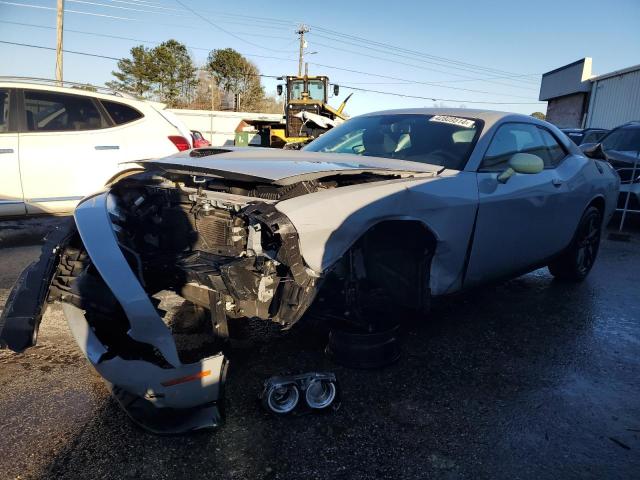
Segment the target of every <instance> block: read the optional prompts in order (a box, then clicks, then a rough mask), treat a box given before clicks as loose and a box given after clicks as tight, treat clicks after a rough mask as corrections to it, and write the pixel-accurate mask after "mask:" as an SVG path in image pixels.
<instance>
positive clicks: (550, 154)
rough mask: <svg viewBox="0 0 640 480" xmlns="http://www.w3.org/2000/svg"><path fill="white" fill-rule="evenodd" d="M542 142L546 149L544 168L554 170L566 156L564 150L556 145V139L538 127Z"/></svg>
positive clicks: (544, 129)
mask: <svg viewBox="0 0 640 480" xmlns="http://www.w3.org/2000/svg"><path fill="white" fill-rule="evenodd" d="M538 130H540V134H541V135H542V140H543V141H544V144H545V146H546V147H547V159H548V162H547V160H545V162H544V168H555V167H557V166H558V165H559V164H560V162H562V160H563V159H564V157H566V156H567V152H566V151H565V149H564V148H563V147H562V145H560V144H559V143H558V141H557V140H556V138H555V137H554V136H553V135H552V134H551V132H550V131H549V130H547V129H546V128H543V127H538ZM543 159H544V158H543Z"/></svg>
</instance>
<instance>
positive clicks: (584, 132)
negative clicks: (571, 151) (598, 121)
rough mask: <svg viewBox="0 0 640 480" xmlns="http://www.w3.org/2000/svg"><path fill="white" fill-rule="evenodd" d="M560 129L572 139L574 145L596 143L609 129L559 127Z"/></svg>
mask: <svg viewBox="0 0 640 480" xmlns="http://www.w3.org/2000/svg"><path fill="white" fill-rule="evenodd" d="M560 130H562V132H563V133H565V134H566V135H567V137H569V138H570V139H571V140H573V142H574V143H575V144H576V145H581V144H583V143H597V142H599V141H600V139H601V138H602V137H604V136H605V135H606V134H607V133H609V130H605V129H604V128H561V129H560Z"/></svg>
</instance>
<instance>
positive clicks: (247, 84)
mask: <svg viewBox="0 0 640 480" xmlns="http://www.w3.org/2000/svg"><path fill="white" fill-rule="evenodd" d="M117 67H118V68H117V70H114V71H113V72H111V73H112V75H113V76H114V77H115V79H114V80H113V81H110V82H107V83H106V85H107V87H109V88H111V89H113V90H115V91H119V92H125V93H128V94H131V95H135V96H136V97H140V98H146V99H152V100H159V101H162V102H164V103H167V104H168V105H169V106H171V107H179V108H206V109H210V108H212V107H213V108H214V109H216V110H220V109H238V110H243V111H263V112H281V111H282V104H281V103H280V102H279V101H278V100H277V99H276V98H274V97H273V96H267V95H266V94H265V91H264V87H263V86H262V84H261V82H260V78H261V77H260V71H259V69H258V67H257V66H256V65H255V64H254V63H253V62H251V61H250V60H248V59H247V58H245V57H244V56H243V55H241V54H240V53H238V52H237V51H235V50H234V49H232V48H225V49H219V50H212V51H211V52H210V53H209V56H208V57H207V61H206V63H205V64H204V66H203V67H202V68H198V67H196V65H195V62H194V61H193V58H192V57H191V55H190V54H189V51H188V50H187V47H186V46H185V45H184V44H182V43H180V42H178V41H177V40H173V39H171V40H167V41H166V42H162V43H161V44H159V45H158V46H156V47H153V48H148V47H145V46H144V45H138V46H135V47H133V48H132V49H131V51H130V57H127V58H122V59H120V60H119V61H118V66H117Z"/></svg>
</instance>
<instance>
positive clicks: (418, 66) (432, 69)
mask: <svg viewBox="0 0 640 480" xmlns="http://www.w3.org/2000/svg"><path fill="white" fill-rule="evenodd" d="M313 44H314V45H319V46H321V47H327V48H331V49H334V50H340V51H343V52H347V53H353V54H356V55H360V56H363V57H369V58H373V59H376V60H382V61H386V62H391V63H396V64H399V65H406V66H409V67H414V68H419V69H421V70H428V71H431V72H439V73H445V74H448V75H456V76H458V77H462V78H463V79H464V80H462V81H471V80H479V81H489V82H490V83H495V84H496V85H503V86H507V87H512V88H520V89H524V90H530V89H531V88H532V87H533V85H532V86H531V87H524V86H520V85H512V84H509V83H503V82H495V81H490V80H488V79H485V78H472V77H468V76H466V75H461V74H459V73H453V72H447V71H444V70H437V69H435V68H429V67H424V66H422V65H415V64H412V63H406V62H401V61H398V60H393V59H390V58H383V57H379V56H376V55H369V54H367V53H362V52H356V51H353V50H348V49H344V48H338V47H334V46H332V45H326V44H323V43H318V42H313ZM407 58H408V57H407ZM494 78H495V77H494ZM498 78H502V77H498ZM459 81H461V80H441V81H434V82H430V83H431V84H434V85H435V84H443V83H450V82H459Z"/></svg>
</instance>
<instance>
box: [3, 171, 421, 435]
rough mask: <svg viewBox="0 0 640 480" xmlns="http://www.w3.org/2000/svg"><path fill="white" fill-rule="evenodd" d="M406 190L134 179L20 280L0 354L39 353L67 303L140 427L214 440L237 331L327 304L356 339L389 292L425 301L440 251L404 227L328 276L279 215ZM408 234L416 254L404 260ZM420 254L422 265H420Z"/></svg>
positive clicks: (370, 176)
mask: <svg viewBox="0 0 640 480" xmlns="http://www.w3.org/2000/svg"><path fill="white" fill-rule="evenodd" d="M403 177H404V175H403V174H399V173H395V172H377V173H373V172H362V171H359V172H353V173H349V174H336V173H328V174H327V175H324V176H322V175H321V176H318V177H316V178H309V177H306V178H301V179H300V180H299V181H292V182H288V183H280V184H278V183H276V182H272V183H269V182H267V181H258V180H256V179H253V178H249V179H247V178H245V179H242V178H223V177H221V176H218V175H216V174H215V173H207V172H202V173H200V172H198V171H195V172H194V171H183V170H180V169H171V168H166V169H165V168H147V169H144V170H137V171H131V172H127V173H125V174H123V175H122V176H121V177H120V178H118V179H117V180H115V181H114V182H113V183H112V184H111V185H109V186H108V187H109V189H108V190H106V191H103V192H99V193H97V194H95V195H94V196H90V197H87V198H86V199H84V200H83V201H82V202H81V203H80V204H79V206H78V208H77V209H76V211H75V214H74V221H73V222H72V221H69V222H67V224H66V226H65V227H64V228H62V229H61V230H60V231H58V232H56V234H55V235H52V236H51V239H50V241H49V242H48V243H47V244H46V245H45V247H44V248H43V254H42V256H41V259H40V261H38V262H36V263H34V264H33V265H32V267H30V268H29V269H28V270H26V271H25V272H24V273H23V278H21V279H19V280H18V282H17V287H16V289H15V292H12V297H13V296H15V298H13V299H12V298H10V302H9V303H10V307H9V308H7V309H6V311H5V312H3V315H2V318H0V326H2V329H1V330H2V342H3V343H5V344H6V345H7V346H9V347H10V348H12V349H13V350H15V351H22V350H24V349H25V348H28V347H29V346H32V345H34V344H35V340H36V335H37V330H38V325H39V323H40V319H41V318H42V315H43V313H44V309H45V305H46V304H45V302H44V299H45V298H46V299H47V303H51V302H60V303H61V304H62V308H63V311H64V313H65V316H66V317H67V320H68V323H69V326H70V329H71V332H72V334H73V336H74V337H75V339H76V341H77V343H78V345H79V346H80V348H81V350H82V351H83V353H84V354H85V356H86V357H87V359H88V360H89V361H90V362H91V363H92V364H93V366H94V367H95V369H96V370H97V371H98V372H99V373H100V374H101V375H102V376H103V377H104V378H105V380H106V381H107V382H108V384H109V385H110V387H111V391H112V393H113V395H114V397H115V398H116V400H117V401H118V402H119V403H120V405H121V406H122V408H123V409H124V410H125V411H126V412H127V414H128V415H129V416H130V417H131V418H132V419H133V420H134V421H135V422H136V423H138V424H140V425H141V426H143V427H144V428H146V429H148V430H150V431H153V432H156V433H163V434H166V433H181V432H186V431H190V430H195V429H200V428H207V427H213V426H217V425H219V423H220V421H221V419H222V414H221V411H220V403H219V402H220V400H221V392H222V391H223V388H224V382H225V378H226V372H227V367H228V361H227V359H226V356H225V354H224V353H223V351H224V347H223V345H224V344H225V342H224V340H225V339H227V338H229V337H231V336H232V335H231V334H230V333H232V332H233V328H230V327H233V326H234V325H233V322H240V323H243V322H244V321H245V320H249V319H253V320H258V321H266V322H274V323H276V324H277V325H279V327H280V328H282V329H288V328H291V327H292V326H293V325H294V324H295V323H296V322H297V321H298V320H300V318H301V317H302V316H303V314H304V313H305V312H306V311H307V310H308V309H309V307H310V306H311V304H312V303H314V300H316V298H317V297H318V296H319V292H321V293H322V295H323V297H322V298H320V299H319V300H323V302H321V303H322V304H323V305H324V307H323V308H325V307H328V308H327V309H326V316H325V317H324V318H325V319H331V318H337V317H339V318H340V319H341V321H347V322H351V323H352V325H357V324H358V321H361V320H362V319H363V318H369V316H368V315H367V314H366V312H365V311H364V309H365V308H366V307H367V306H368V307H369V308H370V309H377V310H379V311H383V308H382V305H384V304H385V303H386V304H387V305H389V304H390V302H388V301H387V300H388V297H385V296H384V295H383V294H381V291H383V290H385V289H388V290H390V291H391V292H392V294H393V295H394V298H393V300H394V301H395V304H396V305H404V304H408V303H411V302H414V303H415V300H416V299H422V298H423V297H422V295H421V292H425V291H428V288H426V287H425V285H426V284H425V277H424V272H425V271H426V270H425V268H426V267H427V266H428V265H427V263H426V260H428V258H430V257H428V255H427V254H426V253H427V252H428V251H431V250H432V246H431V245H426V244H425V243H424V242H423V241H421V240H418V239H419V238H420V236H419V235H416V232H412V231H410V230H406V229H405V230H403V229H402V227H401V226H399V225H398V226H395V225H394V224H393V223H391V224H388V225H387V226H386V228H385V229H381V230H376V229H372V231H371V232H369V234H368V235H366V236H365V237H363V239H361V240H359V241H358V242H356V244H355V245H354V246H353V248H352V249H350V250H349V252H348V253H347V254H346V255H345V256H344V258H342V259H341V260H340V261H338V262H336V263H335V264H334V265H332V266H331V268H329V269H326V270H325V271H322V272H318V271H314V270H313V269H311V268H309V267H308V265H306V264H305V261H304V258H303V256H302V254H301V251H300V239H299V236H298V232H297V231H296V228H295V227H294V225H293V224H292V222H291V221H290V220H289V218H288V217H287V216H286V215H285V214H284V213H282V212H281V211H279V210H278V209H277V208H276V204H277V203H278V202H280V201H283V200H287V199H292V198H295V197H299V196H302V195H307V194H313V193H316V192H321V191H323V190H330V189H338V188H341V187H347V186H351V185H358V184H362V183H369V182H380V181H385V180H397V179H402V178H403ZM398 234H400V235H403V236H405V237H406V238H408V239H415V240H410V242H413V244H405V245H404V246H403V247H402V249H403V251H401V250H399V249H398V248H399V247H397V246H394V244H395V242H393V238H394V237H395V236H397V235H398ZM412 245H413V246H412ZM372 246H373V247H375V248H371V247H372ZM407 246H408V247H409V248H408V249H407ZM381 247H384V248H381ZM416 254H417V255H418V258H424V259H425V262H424V263H423V262H418V263H416V262H415V261H414V257H415V255H416ZM421 256H422V257H421ZM403 259H404V260H403ZM36 284H37V285H39V287H38V289H34V288H33V287H32V286H33V285H36ZM321 287H322V288H321ZM167 292H170V293H171V294H172V295H176V294H177V296H178V297H181V298H182V299H183V300H182V301H185V300H186V304H188V305H191V306H192V307H193V308H194V309H196V310H197V311H198V312H199V313H198V314H199V315H200V317H202V316H204V317H205V318H206V320H205V325H206V329H205V330H206V332H207V335H208V336H209V338H211V339H212V343H211V344H210V345H208V347H207V348H204V349H202V351H200V352H198V353H197V354H196V355H195V356H194V355H193V354H190V353H187V354H186V355H185V352H183V351H181V349H179V348H178V344H177V342H176V338H175V337H174V332H173V326H171V325H169V324H168V323H167V319H166V318H165V317H164V313H163V310H162V309H161V308H160V306H159V305H160V303H161V300H159V297H161V296H162V295H163V294H165V293H167ZM34 295H35V296H34ZM36 297H37V298H36ZM325 297H326V298H325ZM420 301H421V300H420ZM414 306H415V305H414ZM418 307H419V305H418ZM198 309H199V310H198ZM332 309H333V310H332ZM332 315H333V317H332ZM207 317H208V318H207ZM376 318H381V317H376ZM360 326H362V327H367V326H365V325H360ZM368 327H370V325H368ZM336 351H338V350H336ZM305 385H306V384H305ZM303 390H304V389H303ZM312 390H313V389H312ZM305 391H306V390H305ZM314 391H315V390H314ZM325 394H326V392H325V391H324V390H321V391H320V390H319V391H318V395H320V396H324V395H325ZM312 403H313V402H312ZM313 405H315V403H313ZM313 408H316V407H313ZM318 408H319V407H318Z"/></svg>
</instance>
